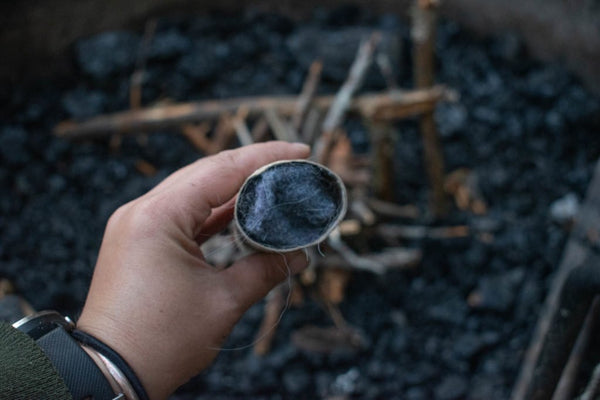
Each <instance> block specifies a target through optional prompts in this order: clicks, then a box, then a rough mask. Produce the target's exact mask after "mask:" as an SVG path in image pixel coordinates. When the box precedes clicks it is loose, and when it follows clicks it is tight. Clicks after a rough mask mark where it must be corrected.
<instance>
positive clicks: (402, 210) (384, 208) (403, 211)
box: [367, 198, 420, 219]
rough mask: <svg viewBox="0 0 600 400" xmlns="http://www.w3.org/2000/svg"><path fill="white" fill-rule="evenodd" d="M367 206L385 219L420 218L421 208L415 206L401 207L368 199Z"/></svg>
mask: <svg viewBox="0 0 600 400" xmlns="http://www.w3.org/2000/svg"><path fill="white" fill-rule="evenodd" d="M367 205H368V206H369V208H371V210H373V211H374V212H375V213H377V214H380V215H382V216H385V217H392V218H410V219H416V218H419V216H420V212H419V208H418V207H417V206H413V205H406V206H399V205H397V204H394V203H389V202H387V201H383V200H379V199H375V198H369V199H367Z"/></svg>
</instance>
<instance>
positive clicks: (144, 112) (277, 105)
mask: <svg viewBox="0 0 600 400" xmlns="http://www.w3.org/2000/svg"><path fill="white" fill-rule="evenodd" d="M455 99H456V93H455V92H453V91H451V90H448V89H446V88H445V87H444V86H434V87H432V88H427V89H423V90H410V91H394V92H387V93H371V94H365V95H362V96H359V97H357V98H356V99H354V100H353V101H352V102H351V104H350V107H349V108H348V111H349V112H355V113H358V114H360V115H362V116H363V117H367V118H373V119H377V120H394V119H401V118H406V117H411V116H416V115H419V114H422V113H424V112H428V111H431V110H433V109H434V108H435V105H436V103H437V102H438V101H443V100H449V101H453V100H455ZM297 101H298V100H297V96H271V97H245V98H234V99H227V100H207V101H201V102H192V103H181V104H174V105H164V104H162V105H157V106H155V107H150V108H143V109H140V110H128V111H123V112H119V113H115V114H108V115H100V116H97V117H94V118H92V119H89V120H88V121H84V122H81V123H77V122H73V121H65V122H62V123H60V124H58V125H57V126H56V127H55V128H54V133H55V134H56V135H58V136H61V137H65V138H72V139H88V138H94V137H101V136H106V135H112V134H115V133H123V134H125V133H139V132H151V131H159V130H164V129H168V128H173V127H178V126H180V125H182V124H187V123H197V122H201V121H203V120H207V119H216V118H218V117H220V116H221V115H222V114H223V113H225V112H229V113H234V112H236V111H237V110H238V109H239V108H240V107H241V106H246V107H247V108H248V116H249V117H250V116H253V115H260V114H262V113H264V112H265V110H267V109H273V110H275V111H277V112H278V113H279V114H280V115H292V114H293V113H294V111H295V109H296V103H297ZM333 101H334V97H333V96H319V97H316V98H315V100H314V101H313V107H314V108H316V109H317V110H320V111H323V110H326V109H327V108H329V107H330V106H331V104H333Z"/></svg>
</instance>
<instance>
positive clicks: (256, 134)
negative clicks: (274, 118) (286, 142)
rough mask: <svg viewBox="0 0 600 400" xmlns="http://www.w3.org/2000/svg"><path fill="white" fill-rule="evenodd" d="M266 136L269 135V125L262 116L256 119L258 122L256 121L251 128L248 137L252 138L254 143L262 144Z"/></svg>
mask: <svg viewBox="0 0 600 400" xmlns="http://www.w3.org/2000/svg"><path fill="white" fill-rule="evenodd" d="M268 134H269V123H268V122H267V119H266V118H265V117H264V115H263V116H262V117H260V118H259V119H258V121H256V122H255V123H254V126H253V127H252V132H250V135H251V136H252V139H253V140H254V141H255V142H262V141H263V140H265V139H266V138H267V137H268Z"/></svg>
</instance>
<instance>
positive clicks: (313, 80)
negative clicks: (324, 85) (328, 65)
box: [292, 60, 323, 140]
mask: <svg viewBox="0 0 600 400" xmlns="http://www.w3.org/2000/svg"><path fill="white" fill-rule="evenodd" d="M322 71H323V62H321V60H316V61H313V63H312V64H311V65H310V68H309V70H308V76H307V77H306V80H305V81H304V86H302V92H301V93H300V97H298V103H297V105H296V112H295V113H294V116H293V117H292V127H293V128H294V129H295V130H296V132H301V130H302V125H303V123H304V120H305V118H306V115H307V114H308V110H309V109H310V105H311V103H312V101H313V99H314V98H315V95H316V94H317V89H318V88H319V83H320V82H321V72H322ZM302 139H304V140H306V138H304V137H303V138H302Z"/></svg>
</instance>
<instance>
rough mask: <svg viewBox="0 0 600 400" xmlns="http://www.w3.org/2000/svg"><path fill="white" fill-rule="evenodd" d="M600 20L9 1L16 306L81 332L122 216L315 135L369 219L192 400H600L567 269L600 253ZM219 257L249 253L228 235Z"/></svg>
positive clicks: (219, 240) (425, 10) (183, 395)
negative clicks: (212, 158) (236, 154)
mask: <svg viewBox="0 0 600 400" xmlns="http://www.w3.org/2000/svg"><path fill="white" fill-rule="evenodd" d="M599 18H600V2H598V1H595V0H572V1H566V0H545V1H541V0H521V1H516V0H506V1H503V2H498V1H494V0H480V1H473V0H456V1H449V0H446V1H441V2H439V1H435V0H414V1H413V0H404V1H386V0H371V1H369V2H361V1H354V2H342V1H336V0H322V1H319V2H311V1H304V2H290V1H278V2H277V1H266V0H262V1H255V2H251V1H230V0H223V1H220V2H217V3H214V2H206V1H196V2H189V1H188V2H186V1H181V0H132V1H129V2H120V1H119V2H118V1H114V0H109V1H102V2H100V1H97V0H80V1H78V2H76V3H73V2H68V1H64V0H47V1H30V2H13V3H3V4H1V5H0V51H1V52H2V62H0V104H1V105H2V107H0V318H2V319H5V320H15V319H17V318H19V316H21V315H23V314H27V313H30V312H32V310H43V309H56V310H59V311H61V312H63V313H66V314H67V315H69V316H71V317H73V318H76V317H77V315H78V312H79V311H80V310H81V307H82V306H83V302H84V300H85V295H86V293H87V289H88V287H89V283H90V279H91V276H92V272H93V267H94V264H95V261H96V256H97V252H98V249H99V246H100V241H101V238H102V234H103V229H104V226H105V224H106V221H107V219H108V217H109V216H110V215H111V213H112V212H114V210H115V209H116V208H117V207H118V206H120V205H121V204H123V203H125V202H127V201H129V200H132V199H134V198H136V197H138V196H140V195H141V194H143V193H145V192H146V191H147V190H149V189H150V188H151V187H153V186H154V185H156V184H157V183H158V182H160V181H161V180H162V179H164V178H165V177H166V176H168V175H169V174H170V173H171V172H173V171H175V170H176V169H178V168H180V167H181V166H183V165H186V164H188V163H190V162H192V161H194V160H196V159H197V158H198V157H202V156H205V155H210V154H214V153H217V152H219V151H221V150H224V149H227V148H232V147H238V146H242V145H247V144H249V143H252V142H259V141H264V140H271V139H280V140H289V141H303V142H307V143H310V144H312V145H313V149H314V152H313V157H312V159H313V160H315V161H319V162H321V163H324V164H326V165H328V166H329V167H330V168H331V169H333V170H334V171H335V172H337V173H338V174H339V175H340V176H341V177H342V179H343V180H344V181H345V183H346V185H347V187H348V189H349V200H350V203H349V212H348V215H347V216H346V218H345V220H344V221H343V222H342V223H341V225H340V228H339V230H338V231H337V232H336V234H335V235H334V236H333V237H331V238H329V239H328V240H327V241H326V242H325V243H323V245H322V246H321V247H320V248H319V249H315V250H312V251H313V255H312V256H311V259H312V260H313V265H312V266H311V268H309V270H308V271H307V272H305V273H304V274H303V275H302V276H300V277H299V278H298V279H295V280H294V281H293V282H291V283H290V284H289V285H288V284H287V283H286V284H284V285H282V286H281V287H279V288H277V289H275V290H274V291H273V292H272V293H271V294H270V295H269V296H268V297H267V299H266V300H265V301H264V302H261V303H260V304H257V305H256V306H254V307H253V308H252V309H250V311H249V312H248V314H247V315H246V316H245V317H244V319H243V320H242V321H241V322H240V324H239V325H238V326H237V327H236V329H235V330H234V332H233V333H232V335H231V337H230V339H229V341H228V343H227V344H226V346H225V347H237V346H244V345H248V344H251V343H252V342H253V341H254V340H255V338H257V337H259V338H261V340H260V341H258V342H257V343H256V344H255V345H253V346H249V347H248V348H246V349H243V350H239V351H227V352H223V353H222V354H221V355H220V356H219V358H218V359H217V361H216V362H215V364H214V365H213V366H212V367H211V368H210V369H208V370H207V371H205V372H204V373H202V374H201V375H200V376H198V377H197V378H194V379H193V380H192V381H191V382H190V383H189V384H187V385H186V386H184V387H182V388H181V389H180V390H179V391H178V392H177V393H176V394H175V395H173V399H180V400H184V399H186V400H188V399H189V400H191V399H328V400H334V399H335V400H343V399H344V400H345V399H411V400H417V399H445V400H455V399H508V398H511V396H512V398H514V399H530V398H536V399H537V398H539V399H543V398H548V399H550V398H553V399H555V400H558V399H572V398H581V399H597V398H598V396H599V395H600V394H599V390H600V389H599V388H600V369H599V368H598V367H597V366H596V365H597V364H598V362H599V360H600V342H599V341H598V337H600V335H598V324H597V321H598V315H599V314H598V308H599V307H598V301H597V300H596V301H594V298H595V297H596V298H597V296H596V294H597V293H598V290H597V288H595V287H592V288H589V287H587V286H585V285H584V286H585V287H584V288H583V289H582V287H583V286H581V287H580V286H577V285H583V284H582V283H581V280H577V281H576V284H574V283H573V281H575V280H573V279H571V280H569V279H568V277H569V276H571V275H572V273H574V271H575V272H576V273H580V271H579V269H578V267H579V265H580V264H581V260H582V259H585V258H586V257H588V256H589V255H594V254H597V251H598V248H599V247H598V240H599V238H600V235H599V234H598V231H597V227H598V226H600V213H598V212H597V210H598V207H599V206H600V172H599V173H598V174H596V175H597V176H595V175H594V171H595V168H596V161H597V159H598V156H600V137H599V136H598V128H599V127H600V113H599V112H600V97H599V94H600V75H599V74H598V71H599V70H600V32H599V31H600V23H599V21H600V19H599ZM157 110H158V111H159V113H160V115H161V117H160V118H155V117H154V116H155V115H157V113H156V111H157ZM116 113H117V114H116ZM206 246H207V247H206V248H205V249H204V250H205V252H206V254H208V257H209V258H210V259H211V260H212V261H213V263H215V264H216V265H220V266H227V265H228V264H229V263H231V262H232V261H233V260H234V259H235V258H236V257H237V256H238V250H237V249H236V248H235V246H234V244H233V240H232V232H231V230H227V231H226V232H224V233H223V234H222V235H219V236H217V237H215V238H214V240H212V241H210V242H209V243H207V245H206ZM596 272H598V273H599V274H600V271H598V270H597V269H596ZM596 272H592V273H593V274H596ZM586 273H588V272H586ZM594 276H598V274H596V275H594ZM582 280H583V281H584V282H586V279H585V278H584V279H582ZM589 281H593V280H591V279H590V280H589ZM584 289H585V290H584ZM567 294H568V295H567ZM568 299H571V302H570V303H569V302H568V301H567V300H568ZM560 310H563V311H564V310H568V311H569V312H567V313H566V314H565V313H564V312H563V313H562V315H563V316H562V317H560V318H559V314H561V313H560ZM283 311H285V313H284V314H283V317H282V319H281V321H280V323H279V324H278V325H277V326H276V328H275V329H270V328H271V327H272V326H275V324H276V322H277V320H278V319H279V316H280V315H281V313H282V312H283ZM567 314H568V315H569V317H568V318H567V317H565V315H567ZM561 318H562V319H561ZM565 327H571V328H572V329H566V328H565ZM563 328H564V329H563ZM552 332H560V334H559V335H558V336H552V337H551V339H552V340H551V341H550V339H549V337H550V336H551V334H552ZM550 342H551V345H547V343H550ZM530 343H534V344H535V343H539V344H540V346H539V347H540V348H537V349H536V348H534V347H535V346H532V348H530ZM528 349H529V351H528ZM526 354H529V356H527V357H526ZM565 365H568V367H567V368H565V369H564V371H563V367H564V366H565ZM532 371H536V373H533V372H532ZM561 374H562V378H561ZM560 378H561V380H560V384H559V379H560ZM540 387H541V388H540ZM555 387H557V390H556V392H555ZM538 389H539V390H538ZM553 393H554V394H553ZM535 396H538V397H535ZM552 396H554V397H552ZM586 396H587V397H586Z"/></svg>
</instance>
